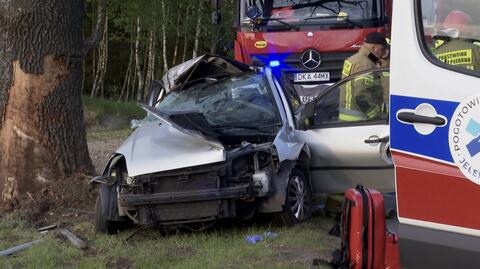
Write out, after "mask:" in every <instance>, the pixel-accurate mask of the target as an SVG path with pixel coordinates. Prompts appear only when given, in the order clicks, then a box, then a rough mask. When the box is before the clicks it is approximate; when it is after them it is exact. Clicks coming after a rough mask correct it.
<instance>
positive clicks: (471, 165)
mask: <svg viewBox="0 0 480 269" xmlns="http://www.w3.org/2000/svg"><path fill="white" fill-rule="evenodd" d="M448 139H449V145H450V153H451V154H452V157H453V160H454V161H455V164H456V165H457V166H458V168H460V170H461V171H462V173H463V175H465V177H467V178H468V179H470V180H471V181H473V182H474V183H476V184H479V185H480V96H475V97H471V98H469V99H467V101H465V102H463V103H461V104H460V105H459V106H458V107H457V109H456V110H455V113H454V114H453V117H452V120H451V122H450V130H449V134H448Z"/></svg>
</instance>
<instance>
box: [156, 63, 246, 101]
mask: <svg viewBox="0 0 480 269" xmlns="http://www.w3.org/2000/svg"><path fill="white" fill-rule="evenodd" d="M249 70H252V68H251V67H250V66H248V65H244V64H242V63H239V62H236V61H234V60H231V59H229V58H225V57H221V56H215V55H209V54H205V55H202V56H200V57H197V58H193V59H191V60H189V61H186V62H184V63H181V64H179V65H177V66H174V67H172V68H170V69H169V70H168V71H167V73H166V74H165V75H164V76H163V78H162V82H163V87H164V90H165V92H166V93H169V92H171V91H175V90H177V89H180V88H182V87H183V86H184V85H185V84H186V83H187V82H189V81H192V80H196V79H199V78H205V77H209V76H215V75H221V74H224V75H227V74H237V73H241V72H244V71H249ZM160 98H161V96H160Z"/></svg>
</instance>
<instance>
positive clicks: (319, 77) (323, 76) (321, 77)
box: [293, 72, 330, 82]
mask: <svg viewBox="0 0 480 269" xmlns="http://www.w3.org/2000/svg"><path fill="white" fill-rule="evenodd" d="M293 81H294V82H312V81H330V73H329V72H320V73H296V74H295V76H294V78H293Z"/></svg>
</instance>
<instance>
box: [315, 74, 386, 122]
mask: <svg viewBox="0 0 480 269" xmlns="http://www.w3.org/2000/svg"><path fill="white" fill-rule="evenodd" d="M389 78H390V73H389V71H388V69H380V70H375V71H371V72H366V73H361V74H358V75H353V76H351V77H349V78H347V79H346V80H344V81H343V82H340V83H339V84H337V85H336V86H335V87H334V88H332V89H330V90H328V92H327V93H325V94H324V95H322V96H321V97H319V98H318V99H317V101H316V102H317V103H316V106H315V116H314V125H315V126H322V125H336V124H342V125H345V124H346V125H348V124H349V123H367V124H370V123H371V122H372V121H386V120H387V119H388V111H389V104H388V101H389V90H390V87H389Z"/></svg>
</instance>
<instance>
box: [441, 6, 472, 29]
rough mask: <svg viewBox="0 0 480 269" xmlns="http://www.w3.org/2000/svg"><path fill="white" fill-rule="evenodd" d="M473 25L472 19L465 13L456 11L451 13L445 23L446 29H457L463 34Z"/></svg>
mask: <svg viewBox="0 0 480 269" xmlns="http://www.w3.org/2000/svg"><path fill="white" fill-rule="evenodd" d="M470 24H472V18H471V17H470V16H469V15H468V14H466V13H465V12H463V11H459V10H454V11H452V12H450V14H448V15H447V17H446V18H445V21H444V22H443V27H444V29H456V30H458V31H459V32H461V33H464V32H465V31H466V28H467V27H468V26H469V25H470Z"/></svg>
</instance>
